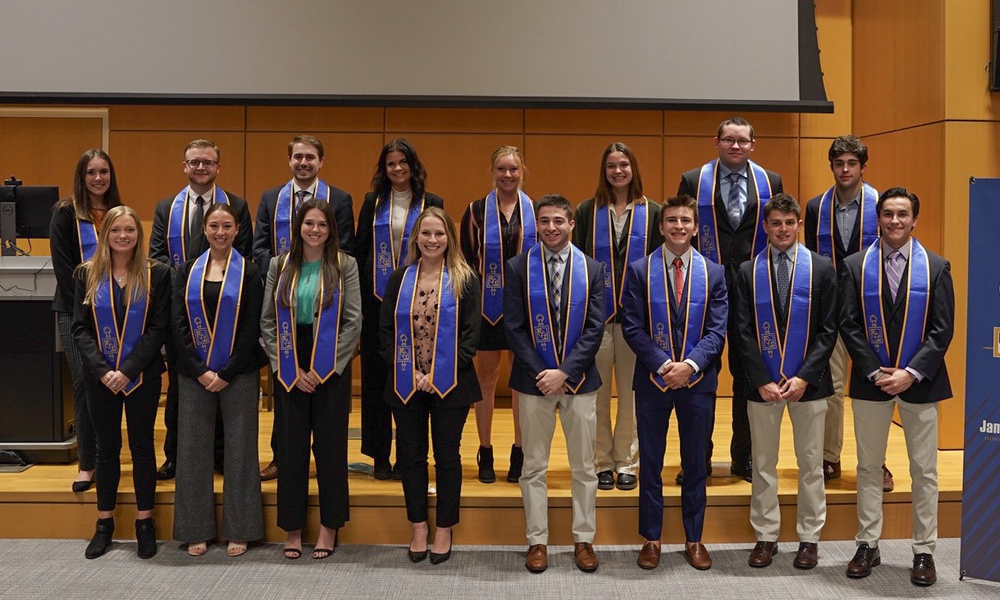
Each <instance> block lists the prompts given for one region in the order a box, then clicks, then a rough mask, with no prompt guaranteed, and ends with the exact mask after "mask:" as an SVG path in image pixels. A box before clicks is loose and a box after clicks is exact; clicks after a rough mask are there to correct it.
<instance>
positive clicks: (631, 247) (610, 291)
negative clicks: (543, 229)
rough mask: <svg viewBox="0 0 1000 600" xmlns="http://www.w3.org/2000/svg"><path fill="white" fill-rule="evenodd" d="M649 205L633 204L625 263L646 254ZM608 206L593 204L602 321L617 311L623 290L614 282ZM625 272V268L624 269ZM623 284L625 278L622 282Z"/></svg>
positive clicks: (613, 258) (611, 230)
mask: <svg viewBox="0 0 1000 600" xmlns="http://www.w3.org/2000/svg"><path fill="white" fill-rule="evenodd" d="M648 208H649V206H648V205H647V204H646V203H645V202H637V203H634V204H633V205H632V214H631V216H630V217H629V223H630V228H629V232H628V240H627V241H626V246H625V261H626V262H625V264H629V263H631V262H633V261H636V260H639V259H640V258H642V257H643V256H646V241H647V240H646V232H647V231H648V227H649V214H648V210H647V209H648ZM612 210H614V209H613V208H612V207H611V206H607V207H606V208H598V207H597V206H596V205H595V206H594V227H593V232H594V258H595V259H597V262H599V263H601V264H602V265H604V316H605V318H604V321H605V322H608V321H610V320H611V319H613V318H614V316H615V315H616V314H617V313H618V308H619V306H621V299H622V289H618V288H619V287H620V288H624V287H625V286H624V285H621V286H619V285H618V282H617V281H615V251H614V246H615V242H614V235H615V231H614V227H613V226H612V225H611V211H612ZM623 272H624V271H623ZM622 283H623V284H624V281H623V282H622Z"/></svg>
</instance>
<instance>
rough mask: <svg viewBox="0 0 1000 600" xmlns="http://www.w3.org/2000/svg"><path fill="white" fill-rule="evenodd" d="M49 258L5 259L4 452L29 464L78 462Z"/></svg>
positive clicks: (1, 296)
mask: <svg viewBox="0 0 1000 600" xmlns="http://www.w3.org/2000/svg"><path fill="white" fill-rule="evenodd" d="M55 290H56V279H55V274H54V273H53V271H52V261H51V259H50V258H49V257H48V256H24V257H20V256H19V257H10V256H4V257H0V450H14V451H17V453H18V454H20V455H21V456H23V457H24V458H25V459H26V460H27V461H28V462H35V463H39V462H49V463H52V462H60V463H66V462H72V461H74V460H76V435H75V423H74V417H73V382H72V378H71V376H70V372H69V365H68V364H67V362H66V358H65V352H64V351H63V347H62V340H61V339H60V337H59V327H58V325H57V323H56V314H55V313H54V312H52V298H53V296H54V294H55Z"/></svg>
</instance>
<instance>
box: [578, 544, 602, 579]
mask: <svg viewBox="0 0 1000 600" xmlns="http://www.w3.org/2000/svg"><path fill="white" fill-rule="evenodd" d="M573 551H574V552H573V553H574V554H576V566H577V568H579V569H580V570H581V571H583V572H584V573H593V572H594V571H596V570H597V554H596V553H595V552H594V547H593V546H591V545H590V542H577V543H575V544H573Z"/></svg>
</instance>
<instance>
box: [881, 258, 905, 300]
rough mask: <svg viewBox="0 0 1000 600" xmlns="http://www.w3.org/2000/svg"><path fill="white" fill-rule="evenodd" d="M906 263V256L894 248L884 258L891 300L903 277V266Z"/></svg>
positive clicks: (894, 297) (894, 298)
mask: <svg viewBox="0 0 1000 600" xmlns="http://www.w3.org/2000/svg"><path fill="white" fill-rule="evenodd" d="M905 265H906V258H905V257H903V253H902V252H900V251H899V250H896V251H895V252H893V253H892V254H890V255H889V256H888V257H887V258H886V259H885V276H886V279H888V280H889V293H890V294H892V301H893V302H895V301H896V293H897V292H898V291H899V282H900V280H901V279H902V278H903V267H904V266H905Z"/></svg>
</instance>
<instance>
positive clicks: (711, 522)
mask: <svg viewBox="0 0 1000 600" xmlns="http://www.w3.org/2000/svg"><path fill="white" fill-rule="evenodd" d="M358 402H359V401H358V399H357V398H355V399H354V410H353V412H352V414H351V422H350V426H351V428H352V433H355V434H356V433H357V430H356V429H357V428H359V427H360V410H359V408H358ZM847 404H848V406H847V407H846V410H845V419H846V424H845V430H846V431H845V442H844V453H843V458H842V465H843V475H842V476H841V478H840V479H835V480H833V481H831V482H829V483H828V484H827V523H826V527H825V528H824V529H823V539H827V540H834V539H841V540H842V539H851V538H853V536H854V533H855V529H856V523H857V521H856V516H855V510H856V506H855V502H856V494H855V475H854V470H855V466H856V457H857V454H856V450H855V444H854V435H853V431H854V430H853V423H852V413H851V410H850V407H849V404H850V400H848V401H847ZM162 410H163V409H162V405H161V409H160V412H161V414H160V417H159V419H158V421H157V429H156V448H157V464H158V465H159V464H160V463H161V462H162V460H163V455H162V446H163V436H164V433H165V431H164V429H163V419H162ZM612 414H614V413H613V412H612ZM272 416H273V413H271V412H268V411H262V412H261V413H260V462H261V465H262V466H263V465H266V464H267V463H268V461H269V460H270V457H271V450H270V445H269V439H270V433H271V423H272ZM511 418H512V417H511V411H510V409H502V408H498V409H497V412H496V415H495V418H494V427H493V435H494V447H495V454H496V470H497V478H498V481H497V482H496V483H493V484H489V485H486V484H482V483H479V482H478V481H477V480H476V473H477V469H476V461H475V456H476V449H477V434H476V428H475V418H474V415H473V413H472V412H470V415H469V420H468V422H467V424H466V428H465V432H464V436H463V444H462V458H463V464H464V469H463V472H464V481H463V487H462V513H461V517H462V521H461V523H460V524H459V525H458V526H457V527H456V536H457V539H458V540H459V543H460V544H522V543H524V510H523V508H522V505H521V493H520V489H519V487H518V486H517V484H513V483H507V482H506V481H505V480H504V476H505V475H506V472H507V466H508V460H507V457H508V455H509V451H510V445H511V443H512V441H513V426H512V421H511ZM730 420H731V418H730V402H729V400H728V399H727V398H720V399H719V403H718V409H717V415H716V430H715V435H714V441H715V448H716V450H715V460H714V463H713V470H714V473H715V474H714V475H713V476H712V477H710V478H709V482H708V510H707V514H706V518H705V531H704V538H703V539H704V541H705V542H706V543H709V544H711V543H719V542H753V541H754V538H753V530H752V529H751V528H750V524H749V505H750V484H749V483H746V482H744V481H742V480H740V479H736V478H734V477H729V476H728V474H729V461H728V448H729V423H730ZM675 424H676V423H675V422H674V423H672V424H671V431H670V435H669V439H668V441H667V455H666V458H665V465H666V466H665V467H664V470H663V479H664V488H663V491H664V495H665V503H666V508H665V511H666V514H665V517H664V532H663V541H664V542H665V543H681V542H683V541H684V535H683V529H682V527H681V518H680V487H679V486H677V485H674V483H673V480H674V476H675V475H676V474H677V470H678V467H679V464H680V458H679V455H678V450H677V448H678V439H677V434H676V427H675ZM124 452H125V454H124V455H125V457H126V460H125V461H124V462H123V468H122V482H121V487H120V492H119V504H118V510H117V514H116V516H117V518H118V520H119V522H120V523H128V522H129V521H130V520H131V519H134V514H135V496H134V493H133V489H132V481H131V465H130V463H129V462H128V460H127V445H126V450H125V451H124ZM348 452H349V460H350V462H369V459H368V458H367V457H364V456H363V455H362V454H361V452H360V441H359V440H358V439H356V436H354V439H351V440H350V442H349V447H348ZM938 456H939V459H938V471H939V480H940V497H939V531H938V535H939V536H940V537H958V536H959V535H960V533H961V527H960V525H961V500H962V452H961V451H954V450H953V451H942V452H940V453H939V455H938ZM208 460H211V458H210V457H208ZM887 464H888V466H889V469H890V470H891V471H892V472H893V474H894V475H895V481H896V488H895V491H893V492H892V493H889V494H886V496H885V515H886V516H885V522H884V528H883V537H885V538H907V537H909V536H910V510H911V504H910V491H909V490H910V478H909V473H908V468H909V467H908V462H907V460H906V448H905V443H904V440H903V431H902V429H901V428H900V427H899V426H897V425H893V426H892V428H891V430H890V433H889V451H888V458H887ZM778 469H779V477H780V483H779V485H780V489H779V500H780V502H781V505H782V511H781V515H782V524H781V537H780V539H781V540H783V541H784V540H796V535H795V493H796V485H797V483H796V470H795V457H794V451H793V447H792V429H791V423H790V421H789V419H788V418H787V416H786V418H785V419H784V421H783V426H782V431H781V460H780V462H779V465H778ZM75 472H76V464H75V463H74V464H70V465H36V466H34V467H32V468H30V469H28V470H26V471H24V472H22V473H0V514H2V515H3V518H2V519H0V537H2V538H80V539H84V538H89V537H90V536H91V535H92V534H93V527H94V520H95V519H96V499H97V498H96V494H95V491H94V489H93V488H92V489H91V490H90V491H88V492H85V493H82V494H75V493H73V492H72V491H70V484H71V482H72V480H73V478H74V476H75ZM215 482H216V485H215V490H216V502H217V504H221V499H222V477H220V476H218V475H216V477H215ZM349 483H350V491H351V520H350V522H349V523H348V524H347V526H346V527H345V528H344V529H342V530H341V534H340V541H341V542H342V543H348V544H350V543H363V544H404V543H407V542H408V541H409V537H410V527H409V524H408V523H407V521H406V511H405V507H404V504H403V495H402V487H401V485H400V482H398V481H392V480H389V481H377V480H375V479H373V478H371V477H369V476H366V475H362V474H358V473H352V474H351V475H350V479H349ZM315 484H316V482H315V479H313V480H312V482H311V485H310V494H311V495H312V500H311V502H310V516H309V523H310V524H311V525H310V527H307V530H306V534H305V535H306V540H307V541H308V540H310V539H314V537H315V528H316V527H317V521H318V505H317V502H316V498H315V494H316V485H315ZM431 485H433V472H432V473H431ZM263 491H264V512H265V522H266V524H267V538H268V540H271V541H278V540H283V539H284V532H282V531H281V530H280V529H278V527H277V526H276V525H275V519H276V508H275V503H276V491H277V482H275V481H270V482H266V483H264V484H263ZM549 495H550V501H549V506H550V511H549V515H550V518H549V530H550V543H552V544H568V543H571V542H572V539H571V535H570V521H571V508H570V477H569V466H568V464H567V461H566V452H565V444H564V441H563V437H562V432H561V430H560V428H559V427H557V428H556V436H555V440H554V442H553V451H552V458H551V466H550V470H549ZM173 501H174V483H173V481H166V482H158V485H157V492H156V505H157V506H156V511H155V517H156V521H157V523H156V525H157V536H158V537H159V538H160V539H170V537H171V529H172V518H173ZM637 502H638V490H633V491H630V492H622V491H618V490H610V491H598V494H597V507H598V509H597V518H598V524H597V538H596V540H595V543H596V544H631V543H635V544H639V543H641V541H642V540H641V538H640V537H639V536H638V534H637V533H636V531H637V523H638V515H637V511H636V505H637ZM433 503H434V500H433V497H432V499H431V506H432V510H431V520H432V521H433ZM131 530H132V528H131V526H127V527H126V526H120V527H119V528H118V535H119V536H121V537H123V538H127V537H130V536H131V535H132V533H131Z"/></svg>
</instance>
